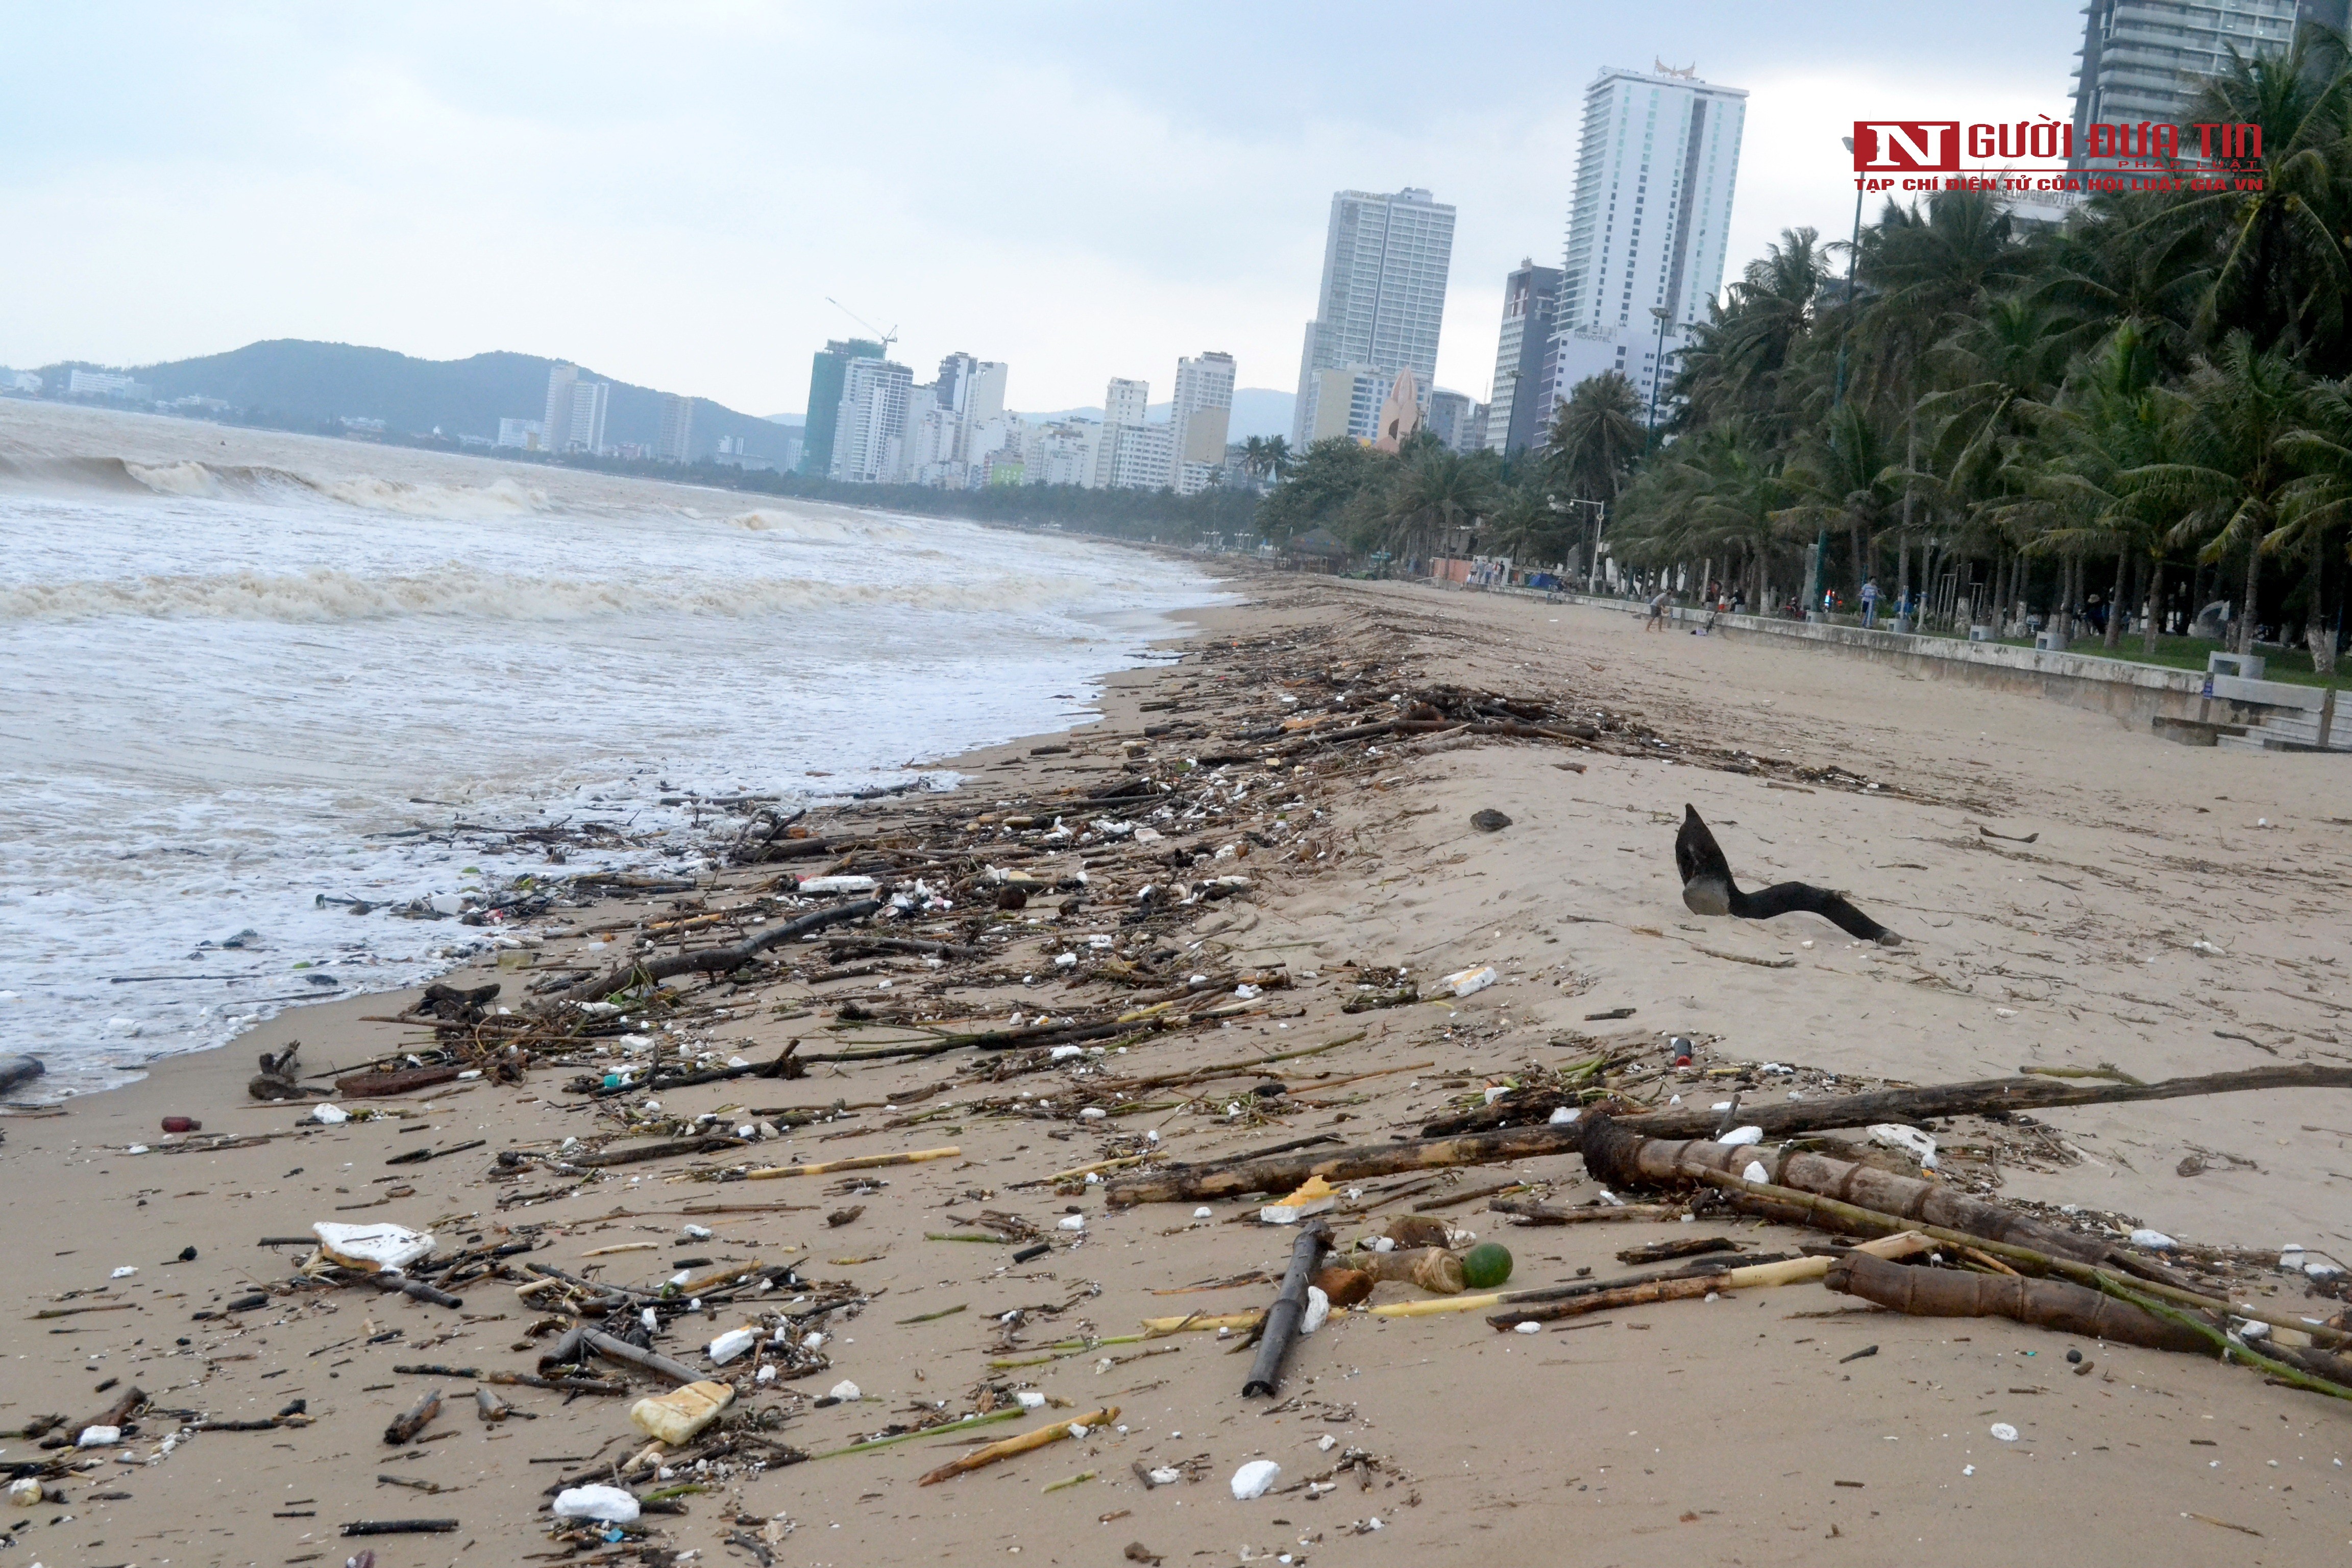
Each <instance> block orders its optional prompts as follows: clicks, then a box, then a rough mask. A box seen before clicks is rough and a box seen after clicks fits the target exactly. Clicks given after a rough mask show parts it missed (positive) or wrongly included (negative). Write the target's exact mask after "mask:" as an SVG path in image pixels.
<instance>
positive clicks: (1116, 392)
mask: <svg viewBox="0 0 2352 1568" xmlns="http://www.w3.org/2000/svg"><path fill="white" fill-rule="evenodd" d="M1150 406H1151V384H1150V382H1148V381H1129V380H1128V379H1127V377H1125V376H1123V375H1115V376H1112V377H1111V378H1110V385H1109V386H1108V388H1106V389H1105V390H1104V392H1103V423H1104V424H1106V425H1140V424H1142V423H1143V421H1144V419H1145V417H1146V416H1147V413H1148V411H1149V410H1150Z"/></svg>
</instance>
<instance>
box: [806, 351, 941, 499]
mask: <svg viewBox="0 0 2352 1568" xmlns="http://www.w3.org/2000/svg"><path fill="white" fill-rule="evenodd" d="M914 390H915V373H914V372H913V371H911V370H908V368H907V367H906V366H905V365H903V364H898V363H893V362H891V361H889V360H886V359H882V358H880V357H878V356H874V355H865V354H860V355H857V356H856V357H854V358H852V359H851V360H850V361H849V362H848V363H846V364H845V365H844V366H842V372H841V400H840V402H838V403H837V404H835V415H834V420H833V430H832V437H833V463H832V468H831V469H830V472H831V474H832V476H833V477H834V478H835V479H845V480H847V481H849V482H850V483H852V484H866V485H871V484H879V483H881V482H883V481H884V480H886V479H890V478H892V477H894V476H895V475H896V474H897V473H898V468H899V466H900V464H901V462H902V461H903V453H904V446H905V440H906V434H907V405H908V401H909V399H910V398H911V397H912V395H913V394H914ZM809 414H810V420H809V423H810V426H812V427H814V425H815V423H816V420H815V414H816V410H815V409H814V408H811V409H810V410H809ZM808 438H809V437H803V439H808ZM803 462H805V459H803ZM803 471H805V470H803Z"/></svg>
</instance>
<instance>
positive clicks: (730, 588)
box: [0, 563, 1101, 623]
mask: <svg viewBox="0 0 2352 1568" xmlns="http://www.w3.org/2000/svg"><path fill="white" fill-rule="evenodd" d="M1100 588H1101V585H1100V584H1098V583H1094V582H1091V581H1089V580H1087V579H1085V578H1080V577H1074V576H1072V577H1064V576H1052V577H1048V576H1023V575H1007V576H1000V577H994V578H979V579H971V580H966V581H959V582H953V583H926V582H920V581H909V582H898V583H862V584H861V583H840V582H835V581H832V580H829V579H824V578H800V577H746V578H719V577H669V578H661V577H653V578H630V579H625V580H601V579H571V578H558V577H532V576H525V575H520V574H508V573H497V572H482V571H478V570H476V569H475V568H472V567H469V566H463V565H457V564H454V563H453V564H451V565H447V566H444V567H440V568H438V569H436V570H434V571H430V572H424V573H416V574H404V575H384V576H368V575H362V574H354V573H351V572H342V571H337V570H334V569H331V568H328V567H314V568H312V569H311V570H310V571H307V572H299V573H268V572H253V571H245V572H229V573H218V574H190V575H184V576H152V577H135V578H115V579H84V580H79V581H73V582H60V583H38V584H20V585H18V586H16V587H10V588H0V622H6V621H65V620H84V619H98V618H105V617H119V616H136V617H143V618H149V619H182V618H191V619H199V618H200V619H216V620H251V621H282V622H298V623H299V622H341V621H367V620H384V619H391V618H394V617H402V616H450V617H456V618H467V619H474V620H483V621H572V620H584V619H589V618H592V617H596V616H629V615H653V614H661V615H689V616H767V615H805V614H809V613H812V612H822V611H824V610H828V609H854V608H863V607H872V606H896V607H899V608H905V609H915V610H953V611H968V612H978V613H1006V612H1013V613H1017V612H1020V611H1023V610H1027V609H1041V608H1045V607H1046V606H1048V605H1055V604H1059V603H1068V602H1070V601H1073V600H1076V599H1079V598H1083V597H1085V596H1087V595H1093V594H1098V593H1099V592H1100Z"/></svg>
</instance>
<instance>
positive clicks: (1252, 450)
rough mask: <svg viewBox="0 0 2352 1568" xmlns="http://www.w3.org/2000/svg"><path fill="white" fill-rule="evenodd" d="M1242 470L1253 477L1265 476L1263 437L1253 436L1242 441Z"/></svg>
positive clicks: (1260, 477) (1261, 477)
mask: <svg viewBox="0 0 2352 1568" xmlns="http://www.w3.org/2000/svg"><path fill="white" fill-rule="evenodd" d="M1242 471H1243V472H1244V473H1245V474H1247V475H1249V477H1250V478H1252V479H1264V478H1265V437H1263V436H1253V437H1250V438H1249V439H1248V440H1246V441H1244V442H1243V443H1242Z"/></svg>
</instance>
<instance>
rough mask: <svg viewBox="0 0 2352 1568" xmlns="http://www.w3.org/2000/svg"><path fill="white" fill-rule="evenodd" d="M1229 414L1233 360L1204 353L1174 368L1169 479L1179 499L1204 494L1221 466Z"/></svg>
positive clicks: (1225, 356)
mask: <svg viewBox="0 0 2352 1568" xmlns="http://www.w3.org/2000/svg"><path fill="white" fill-rule="evenodd" d="M1233 411H1234V356H1233V355H1231V354H1229V353H1204V354H1202V355H1201V356H1200V357H1199V358H1198V359H1180V360H1178V361H1177V362H1176V405H1175V410H1174V413H1173V414H1172V416H1171V421H1170V423H1171V426H1172V427H1173V442H1174V447H1175V453H1176V460H1175V471H1174V473H1173V474H1172V475H1171V478H1172V479H1174V480H1175V483H1176V493H1177V494H1178V495H1180V496H1189V495H1193V494H1196V493H1198V492H1199V491H1201V490H1204V489H1208V487H1209V477H1210V476H1211V475H1212V474H1214V473H1215V472H1216V471H1217V470H1218V469H1219V468H1223V466H1224V462H1225V428H1226V426H1228V425H1229V424H1230V423H1231V422H1232V419H1233Z"/></svg>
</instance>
